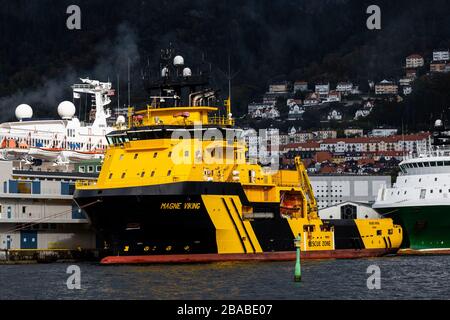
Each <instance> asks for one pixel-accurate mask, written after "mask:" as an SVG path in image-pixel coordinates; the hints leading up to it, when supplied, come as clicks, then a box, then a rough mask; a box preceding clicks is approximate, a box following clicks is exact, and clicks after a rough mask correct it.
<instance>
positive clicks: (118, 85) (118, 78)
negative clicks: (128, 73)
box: [116, 74, 120, 117]
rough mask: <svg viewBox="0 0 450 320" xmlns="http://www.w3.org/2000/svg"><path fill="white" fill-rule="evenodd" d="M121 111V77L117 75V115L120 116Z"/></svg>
mask: <svg viewBox="0 0 450 320" xmlns="http://www.w3.org/2000/svg"><path fill="white" fill-rule="evenodd" d="M119 109H120V75H119V74H117V115H116V117H118V116H119Z"/></svg>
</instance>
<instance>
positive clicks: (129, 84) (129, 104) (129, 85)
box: [128, 58, 131, 107]
mask: <svg viewBox="0 0 450 320" xmlns="http://www.w3.org/2000/svg"><path fill="white" fill-rule="evenodd" d="M130 87H131V83H130V58H128V106H129V107H130V106H131V103H130Z"/></svg>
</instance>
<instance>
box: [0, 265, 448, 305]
mask: <svg viewBox="0 0 450 320" xmlns="http://www.w3.org/2000/svg"><path fill="white" fill-rule="evenodd" d="M70 265H71V264H66V263H53V264H33V265H0V281H1V283H2V285H1V290H0V299H120V300H126V299H220V300H221V299H257V300H264V299H275V300H284V299H344V300H347V299H388V300H391V299H449V297H450V269H449V268H448V266H449V265H450V256H425V257H398V256H392V257H384V258H374V259H358V260H323V261H303V263H302V282H300V283H296V282H294V281H293V276H294V262H282V263H280V262H274V263H267V262H265V263H215V264H202V265H200V264H197V265H153V266H99V265H97V264H92V263H80V264H78V266H79V267H80V270H81V289H79V290H77V289H72V290H69V289H68V288H67V284H66V281H67V278H68V277H69V276H70V275H69V274H67V273H66V270H67V268H68V266H70ZM371 265H376V266H378V267H379V268H380V271H381V282H380V284H381V289H379V290H377V289H373V290H369V289H368V287H367V279H368V277H369V276H370V275H371V274H368V273H367V268H368V267H369V266H371Z"/></svg>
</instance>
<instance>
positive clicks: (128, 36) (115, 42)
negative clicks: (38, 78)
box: [0, 23, 140, 122]
mask: <svg viewBox="0 0 450 320" xmlns="http://www.w3.org/2000/svg"><path fill="white" fill-rule="evenodd" d="M93 51H94V53H95V55H96V56H97V57H98V58H97V63H96V65H95V66H94V67H93V68H90V69H85V70H80V69H76V68H75V67H73V66H67V68H66V69H65V70H64V72H62V73H61V75H60V76H59V77H56V78H52V79H48V78H47V79H46V78H44V79H43V80H42V85H41V86H39V87H37V88H34V89H25V90H20V91H18V92H16V93H14V94H13V95H10V96H7V97H2V98H0V110H2V112H1V113H0V122H4V121H10V120H12V119H13V118H14V110H15V108H16V107H17V106H18V105H19V104H22V103H26V104H29V105H31V106H32V107H33V111H34V116H38V117H51V118H53V117H55V116H56V110H57V106H58V104H59V103H60V102H61V101H63V100H70V101H71V100H72V90H71V88H70V86H71V85H72V84H74V83H79V82H80V80H79V78H85V77H89V78H91V79H96V80H100V81H108V80H109V81H111V82H113V87H115V79H116V78H117V75H120V77H121V78H122V79H121V80H123V81H124V82H125V81H126V77H127V71H128V61H129V63H130V68H133V67H135V66H136V65H137V64H138V63H139V60H140V58H139V50H138V37H137V34H136V33H135V31H134V30H133V29H132V28H131V27H130V26H129V25H128V24H126V23H122V24H120V25H119V26H118V27H117V31H116V36H115V37H114V39H112V40H111V39H105V40H103V41H102V42H100V43H99V44H98V45H97V46H96V47H95V48H94V50H93Z"/></svg>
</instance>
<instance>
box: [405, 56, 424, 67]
mask: <svg viewBox="0 0 450 320" xmlns="http://www.w3.org/2000/svg"><path fill="white" fill-rule="evenodd" d="M423 65H424V60H423V57H422V56H421V55H419V54H412V55H410V56H408V57H406V68H413V69H414V68H420V67H423Z"/></svg>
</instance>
